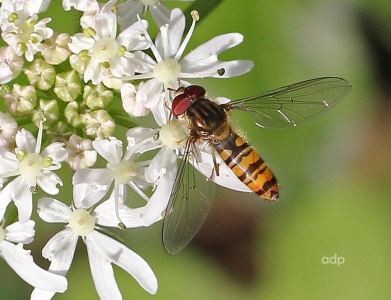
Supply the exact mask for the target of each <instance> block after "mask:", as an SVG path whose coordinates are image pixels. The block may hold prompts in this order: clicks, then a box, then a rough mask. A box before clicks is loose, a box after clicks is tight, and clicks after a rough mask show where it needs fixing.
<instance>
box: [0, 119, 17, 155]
mask: <svg viewBox="0 0 391 300" xmlns="http://www.w3.org/2000/svg"><path fill="white" fill-rule="evenodd" d="M17 131H18V124H17V123H16V121H15V120H14V119H12V118H11V117H10V116H8V115H7V114H5V113H3V112H2V111H0V148H2V147H4V148H9V146H10V145H11V144H13V143H14V141H15V135H16V132H17Z"/></svg>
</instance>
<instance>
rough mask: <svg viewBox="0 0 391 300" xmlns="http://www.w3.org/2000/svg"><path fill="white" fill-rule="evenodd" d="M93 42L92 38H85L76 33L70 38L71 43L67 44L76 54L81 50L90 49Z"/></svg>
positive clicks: (81, 34)
mask: <svg viewBox="0 0 391 300" xmlns="http://www.w3.org/2000/svg"><path fill="white" fill-rule="evenodd" d="M94 43H95V40H94V39H93V38H87V37H86V36H85V35H84V34H83V33H76V34H75V35H73V36H71V42H70V43H68V47H69V49H70V50H71V51H72V52H73V53H75V54H78V53H79V52H80V51H82V50H89V49H92V47H93V45H94Z"/></svg>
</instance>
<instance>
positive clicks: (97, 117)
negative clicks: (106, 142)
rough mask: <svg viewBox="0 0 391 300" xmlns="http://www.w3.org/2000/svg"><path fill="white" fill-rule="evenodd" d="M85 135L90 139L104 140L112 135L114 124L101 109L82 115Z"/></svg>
mask: <svg viewBox="0 0 391 300" xmlns="http://www.w3.org/2000/svg"><path fill="white" fill-rule="evenodd" d="M84 122H85V130H86V134H87V135H88V136H90V137H92V138H100V139H106V138H108V137H109V136H112V135H113V134H114V130H115V122H114V120H113V119H112V118H111V116H110V115H109V113H108V112H107V111H105V110H103V109H100V110H96V111H92V112H89V113H86V114H85V115H84Z"/></svg>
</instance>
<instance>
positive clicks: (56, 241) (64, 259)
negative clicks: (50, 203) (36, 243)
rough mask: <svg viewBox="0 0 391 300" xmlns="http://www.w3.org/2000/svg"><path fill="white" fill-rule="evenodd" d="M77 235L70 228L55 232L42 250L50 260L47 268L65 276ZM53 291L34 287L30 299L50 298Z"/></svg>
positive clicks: (71, 258)
mask: <svg viewBox="0 0 391 300" xmlns="http://www.w3.org/2000/svg"><path fill="white" fill-rule="evenodd" d="M77 240H78V236H76V235H75V234H73V233H72V230H71V229H65V230H63V231H60V232H59V233H57V234H56V235H55V236H54V237H52V238H51V239H50V241H49V242H48V243H47V244H46V246H45V247H44V248H43V250H42V255H43V256H44V257H46V258H47V259H49V260H51V263H50V267H49V270H48V271H50V272H52V273H54V274H58V275H62V276H65V275H66V274H67V273H68V270H69V268H70V266H71V264H72V260H73V256H74V253H75V249H76V244H77ZM54 294H55V293H53V292H48V291H45V290H42V289H39V288H36V289H34V291H33V293H32V294H31V299H30V300H44V299H48V300H49V299H52V297H53V296H54Z"/></svg>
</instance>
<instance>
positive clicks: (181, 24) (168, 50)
mask: <svg viewBox="0 0 391 300" xmlns="http://www.w3.org/2000/svg"><path fill="white" fill-rule="evenodd" d="M185 23H186V22H185V16H184V14H183V12H182V11H181V10H180V9H178V8H176V9H173V10H172V11H171V16H170V23H169V24H168V26H167V25H164V26H162V27H160V32H159V34H158V35H157V36H156V39H155V43H156V48H157V49H158V51H159V53H160V55H161V56H162V57H163V59H164V58H168V57H174V56H175V54H176V53H177V52H178V49H179V46H180V43H181V40H182V36H183V32H184V30H185V25H186V24H185Z"/></svg>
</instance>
